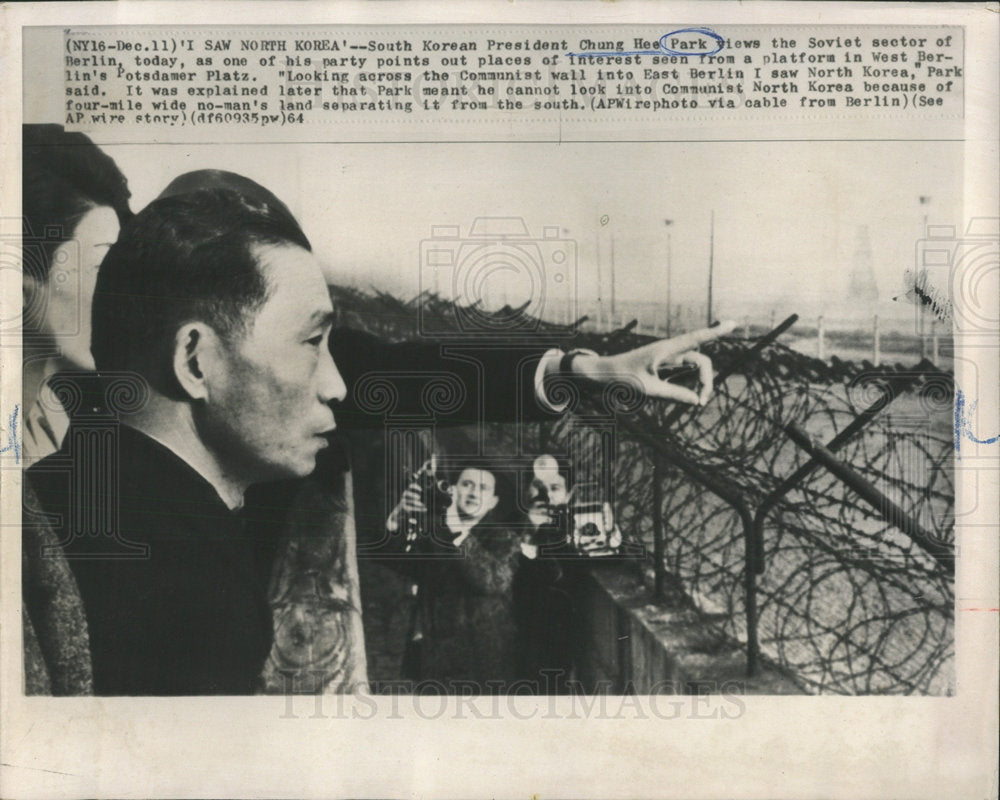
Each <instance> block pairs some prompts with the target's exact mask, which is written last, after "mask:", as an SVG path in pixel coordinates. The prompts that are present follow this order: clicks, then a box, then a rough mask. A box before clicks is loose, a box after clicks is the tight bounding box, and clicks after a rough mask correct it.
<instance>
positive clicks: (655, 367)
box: [535, 321, 736, 412]
mask: <svg viewBox="0 0 1000 800" xmlns="http://www.w3.org/2000/svg"><path fill="white" fill-rule="evenodd" d="M735 328H736V323H734V322H731V321H730V322H723V323H722V324H720V325H717V326H715V327H714V328H702V329H701V330H697V331H692V332H691V333H685V334H683V335H682V336H675V337H674V338H672V339H660V340H659V341H657V342H652V343H650V344H647V345H644V346H642V347H637V348H636V349H634V350H629V351H628V352H625V353H618V354H617V355H613V356H602V355H598V354H597V353H595V352H594V351H592V350H580V351H574V352H573V353H571V354H570V357H568V358H567V357H566V356H565V355H564V354H563V353H562V351H560V350H550V351H548V352H547V353H546V354H545V355H544V356H543V357H542V360H541V361H540V362H539V365H538V370H537V372H536V373H535V394H536V396H537V398H538V400H539V402H540V403H542V405H544V406H545V407H547V408H549V409H551V410H552V411H557V412H558V411H563V410H564V409H565V408H566V404H562V407H557V406H556V405H555V404H553V403H552V402H550V401H549V399H548V397H546V395H545V391H544V386H545V382H546V380H549V379H554V378H556V377H558V376H560V375H561V374H562V375H563V377H575V378H580V379H583V380H585V381H588V382H590V383H593V384H596V385H599V386H602V385H606V384H609V383H613V382H615V381H627V382H630V383H634V384H635V385H637V386H639V387H641V388H642V390H643V392H644V393H645V395H646V396H647V397H655V398H660V399H663V400H674V401H676V402H679V403H691V404H697V405H704V404H705V403H706V402H708V398H709V397H710V396H711V394H712V383H713V381H714V378H715V373H714V371H713V369H712V361H711V359H709V357H708V356H706V355H704V354H703V353H699V352H697V350H696V349H695V348H697V347H699V346H700V345H702V344H704V343H705V342H710V341H712V340H713V339H717V338H719V337H720V336H726V335H727V334H729V333H732V331H733V330H734V329H735ZM681 364H693V365H695V366H696V367H697V368H698V373H699V378H700V383H701V390H700V392H698V393H695V392H693V391H692V390H691V389H687V388H685V387H683V386H678V385H677V384H675V383H671V382H670V381H669V380H668V379H666V378H661V377H660V375H659V372H660V369H661V368H663V367H667V366H678V365H681ZM566 369H568V372H569V375H564V374H563V370H566Z"/></svg>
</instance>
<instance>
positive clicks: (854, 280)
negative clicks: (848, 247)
mask: <svg viewBox="0 0 1000 800" xmlns="http://www.w3.org/2000/svg"><path fill="white" fill-rule="evenodd" d="M847 291H848V296H847V300H848V302H850V304H851V306H852V307H854V308H855V309H857V310H858V311H862V310H864V311H867V310H868V308H869V307H870V308H871V309H872V310H874V307H875V306H876V304H877V303H878V286H877V285H876V283H875V268H874V266H873V265H872V244H871V240H870V239H869V237H868V226H867V225H859V226H858V238H857V244H856V245H855V247H854V268H853V269H852V270H851V282H850V285H849V286H848V289H847Z"/></svg>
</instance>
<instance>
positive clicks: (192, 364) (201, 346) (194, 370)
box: [173, 322, 221, 400]
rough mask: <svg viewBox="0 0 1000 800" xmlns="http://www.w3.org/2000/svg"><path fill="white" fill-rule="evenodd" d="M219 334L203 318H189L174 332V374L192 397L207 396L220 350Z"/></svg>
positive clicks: (202, 398) (200, 398)
mask: <svg viewBox="0 0 1000 800" xmlns="http://www.w3.org/2000/svg"><path fill="white" fill-rule="evenodd" d="M220 345H221V342H220V341H219V336H218V334H217V333H216V332H215V331H214V330H212V328H211V327H209V326H208V325H206V324H205V323H203V322H188V323H187V324H185V325H182V326H181V327H180V328H178V329H177V333H176V334H174V353H173V368H174V377H176V378H177V382H178V383H179V384H180V386H181V388H182V389H183V390H184V392H185V393H186V394H187V395H188V396H189V397H190V398H191V399H192V400H207V399H208V395H209V381H210V379H211V377H212V375H213V373H214V371H215V370H216V369H217V365H218V364H219V360H220V357H221V353H220V352H219V347H220Z"/></svg>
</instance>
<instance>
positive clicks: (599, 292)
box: [594, 232, 604, 331]
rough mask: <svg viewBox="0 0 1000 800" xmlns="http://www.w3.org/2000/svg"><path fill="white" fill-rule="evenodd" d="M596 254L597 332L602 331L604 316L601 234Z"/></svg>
mask: <svg viewBox="0 0 1000 800" xmlns="http://www.w3.org/2000/svg"><path fill="white" fill-rule="evenodd" d="M594 247H595V250H594V252H595V253H596V254H597V258H596V259H595V260H596V261H597V330H598V331H600V330H601V319H602V317H603V316H604V299H603V297H602V294H603V291H604V289H603V287H602V286H601V234H600V232H598V233H597V236H595V237H594Z"/></svg>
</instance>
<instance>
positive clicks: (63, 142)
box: [21, 125, 132, 281]
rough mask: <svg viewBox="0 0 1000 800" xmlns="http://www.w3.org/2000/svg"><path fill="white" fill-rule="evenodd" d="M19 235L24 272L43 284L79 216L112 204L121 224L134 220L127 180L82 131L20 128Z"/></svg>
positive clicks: (27, 126) (48, 126) (45, 126)
mask: <svg viewBox="0 0 1000 800" xmlns="http://www.w3.org/2000/svg"><path fill="white" fill-rule="evenodd" d="M22 145H23V158H22V161H23V173H22V180H21V209H22V212H21V213H22V217H23V219H22V232H23V238H24V242H25V252H26V253H27V252H31V253H32V254H33V255H34V257H33V258H30V259H29V258H25V259H24V265H25V270H29V271H31V272H32V273H33V275H34V277H35V278H36V279H38V280H42V281H44V280H46V279H47V278H48V275H49V268H50V267H51V265H52V257H53V254H54V253H55V251H56V249H57V248H58V247H59V245H61V244H63V243H64V242H67V241H69V240H70V239H72V238H73V234H74V233H75V232H76V226H77V224H79V222H80V219H81V217H83V216H84V215H85V214H86V213H87V212H88V211H90V210H91V209H93V208H97V207H98V206H110V207H111V208H112V209H114V211H115V213H116V214H117V215H118V222H119V223H120V224H121V225H124V224H125V223H126V222H127V221H128V220H129V219H130V218H131V216H132V212H131V210H130V209H129V205H128V199H129V197H130V196H131V193H130V192H129V190H128V181H126V180H125V176H124V175H123V174H122V172H121V170H119V169H118V165H117V164H115V162H114V160H113V159H112V158H111V157H110V156H108V155H106V154H105V153H102V152H101V150H100V149H99V148H98V147H97V145H95V144H94V143H93V142H92V141H90V139H88V138H87V137H86V136H84V135H83V134H82V133H76V132H67V131H65V130H63V127H62V125H24V126H22Z"/></svg>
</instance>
